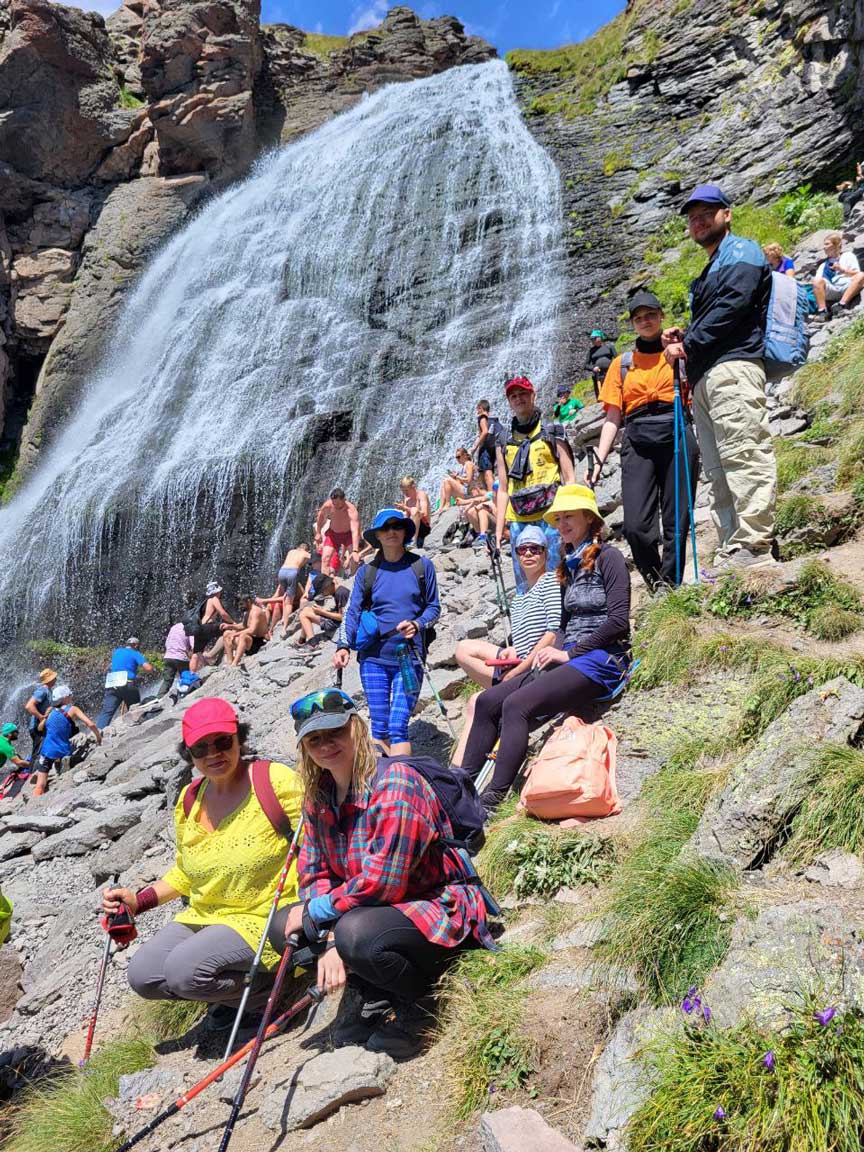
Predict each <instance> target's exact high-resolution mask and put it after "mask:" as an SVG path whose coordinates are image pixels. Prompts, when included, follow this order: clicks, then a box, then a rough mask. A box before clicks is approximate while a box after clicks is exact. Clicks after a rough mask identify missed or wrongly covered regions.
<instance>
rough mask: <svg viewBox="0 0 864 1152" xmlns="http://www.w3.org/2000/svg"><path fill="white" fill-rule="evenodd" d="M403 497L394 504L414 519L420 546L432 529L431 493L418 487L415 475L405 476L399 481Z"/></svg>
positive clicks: (415, 537)
mask: <svg viewBox="0 0 864 1152" xmlns="http://www.w3.org/2000/svg"><path fill="white" fill-rule="evenodd" d="M399 488H400V491H401V494H402V499H401V500H398V501H397V502H396V504H395V505H394V507H395V508H398V509H399V511H400V512H404V513H405V515H406V516H410V517H411V519H412V520H413V521H414V541H415V543H416V545H417V547H418V548H422V547H423V542H424V541H425V539H426V537H427V536H428V535H429V533H430V532H431V531H432V507H431V504H430V503H429V493H428V492H424V491H423V489H422V488H418V487H417V481H416V480H415V479H414V477H413V476H403V477H402V479H401V480H400V481H399Z"/></svg>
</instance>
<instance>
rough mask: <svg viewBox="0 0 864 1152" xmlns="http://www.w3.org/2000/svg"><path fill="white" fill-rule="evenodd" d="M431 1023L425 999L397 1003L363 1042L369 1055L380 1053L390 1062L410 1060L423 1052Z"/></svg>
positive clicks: (432, 1018) (430, 1015)
mask: <svg viewBox="0 0 864 1152" xmlns="http://www.w3.org/2000/svg"><path fill="white" fill-rule="evenodd" d="M434 1023H435V1017H434V1015H433V1013H432V1011H431V1002H430V1000H429V998H428V997H426V998H424V999H423V1000H419V1001H417V1002H416V1003H414V1002H411V1001H408V1000H397V1001H396V1002H395V1003H394V1005H393V1008H392V1010H391V1011H390V1012H388V1013H387V1015H386V1016H385V1018H384V1020H382V1022H381V1023H380V1024H379V1025H378V1027H377V1028H376V1029H375V1031H374V1032H373V1033H372V1035H371V1036H370V1037H369V1039H368V1040H367V1041H366V1049H367V1051H369V1052H384V1053H386V1054H387V1055H388V1056H390V1057H391V1058H392V1059H393V1060H396V1061H397V1062H398V1061H401V1060H413V1058H414V1057H415V1056H419V1054H420V1053H421V1052H422V1051H423V1049H424V1047H425V1046H426V1042H427V1040H428V1039H429V1033H430V1032H431V1030H432V1027H433V1025H434Z"/></svg>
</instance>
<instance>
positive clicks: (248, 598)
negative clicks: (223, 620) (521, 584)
mask: <svg viewBox="0 0 864 1152" xmlns="http://www.w3.org/2000/svg"><path fill="white" fill-rule="evenodd" d="M237 603H238V604H239V605H240V607H241V608H242V609H243V619H242V620H241V622H240V623H239V624H231V625H230V626H229V627H228V628H226V629H225V630H224V631H223V633H222V640H223V641H224V643H225V659H226V661H227V662H228V663H229V664H231V665H232V667H234V668H239V667H240V661H241V660H242V659H243V657H244V656H246V655H247V654H248V655H249V656H254V655H255V654H256V652H260V651H261V649H262V648H263V647H264V645H265V644H266V643H267V637H268V635H269V634H270V618H269V616H268V615H267V609H266V608H265V607H264V606H263V604H259V603H258V601H257V600H256V599H255V597H254V596H253V595H252V593H251V592H248V593H246V594H245V595H243V596H239V597H238V599H237Z"/></svg>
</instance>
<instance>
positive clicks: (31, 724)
mask: <svg viewBox="0 0 864 1152" xmlns="http://www.w3.org/2000/svg"><path fill="white" fill-rule="evenodd" d="M56 683H57V673H56V672H55V671H54V669H53V668H43V669H42V671H41V672H40V673H39V683H38V684H37V685H36V687H35V688H34V689H33V691H32V693H31V694H30V698H29V700H28V701H27V703H26V704H25V705H24V711H25V712H26V713H27V731H28V732H29V734H30V744H31V746H32V747H31V752H30V760H31V762H32V763H34V764H35V763H36V757H37V756H38V755H39V749H40V747H41V745H42V741H43V740H44V739H45V720H46V718H47V716H48V713H49V712H50V710H51V691H52V689H53V688H54V686H55V684H56Z"/></svg>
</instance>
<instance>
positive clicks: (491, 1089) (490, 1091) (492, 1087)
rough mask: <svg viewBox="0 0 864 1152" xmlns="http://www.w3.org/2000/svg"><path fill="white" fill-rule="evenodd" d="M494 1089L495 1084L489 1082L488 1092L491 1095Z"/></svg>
mask: <svg viewBox="0 0 864 1152" xmlns="http://www.w3.org/2000/svg"><path fill="white" fill-rule="evenodd" d="M494 1091H495V1085H494V1084H490V1085H489V1094H490V1095H491V1094H492V1093H493V1092H494Z"/></svg>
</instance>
